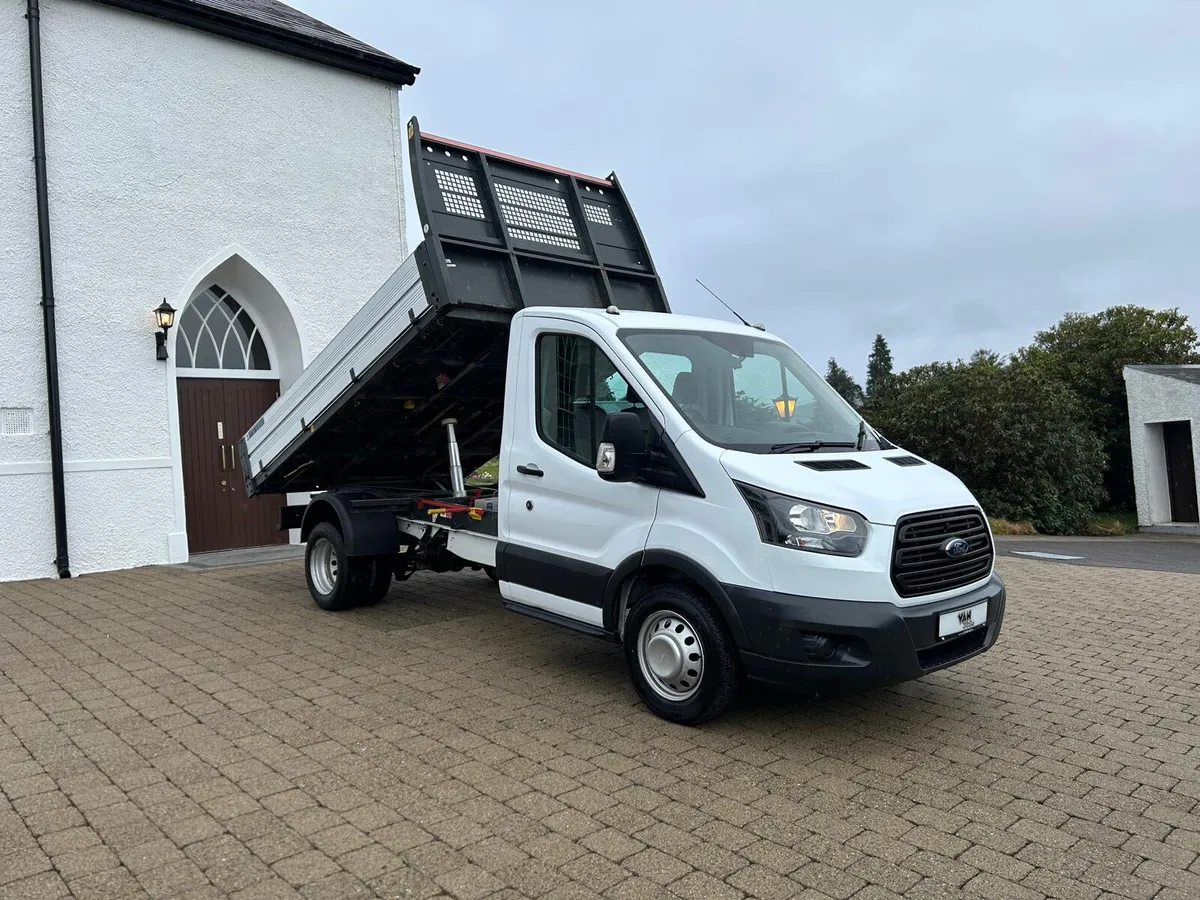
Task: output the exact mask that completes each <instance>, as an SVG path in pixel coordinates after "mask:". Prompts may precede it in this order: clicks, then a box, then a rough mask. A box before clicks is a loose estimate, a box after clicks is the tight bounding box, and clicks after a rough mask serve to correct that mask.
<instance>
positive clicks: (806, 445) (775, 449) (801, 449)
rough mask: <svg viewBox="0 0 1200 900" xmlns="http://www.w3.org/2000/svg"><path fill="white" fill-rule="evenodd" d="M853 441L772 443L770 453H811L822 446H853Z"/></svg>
mask: <svg viewBox="0 0 1200 900" xmlns="http://www.w3.org/2000/svg"><path fill="white" fill-rule="evenodd" d="M855 446H856V444H855V442H854V441H796V442H795V443H791V444H772V445H771V452H772V453H812V452H813V451H814V450H820V449H821V448H822V447H850V448H853V447H855Z"/></svg>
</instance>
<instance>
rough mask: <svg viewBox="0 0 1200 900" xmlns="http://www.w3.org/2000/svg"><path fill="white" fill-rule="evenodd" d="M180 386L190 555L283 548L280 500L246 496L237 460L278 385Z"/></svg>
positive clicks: (200, 382)
mask: <svg viewBox="0 0 1200 900" xmlns="http://www.w3.org/2000/svg"><path fill="white" fill-rule="evenodd" d="M178 385H179V437H180V443H181V445H182V451H183V493H184V502H185V506H186V508H187V535H188V550H189V552H191V553H205V552H208V551H210V550H231V549H235V548H239V547H261V546H265V545H267V544H286V543H287V540H288V533H287V532H286V531H280V530H279V528H278V524H279V508H280V507H281V506H282V505H283V503H284V500H285V497H284V495H282V494H274V495H268V496H261V497H247V496H246V481H245V479H244V478H243V477H242V467H241V461H240V460H239V459H238V443H239V442H240V441H241V439H242V435H244V434H245V433H246V432H247V431H248V430H249V429H250V426H251V425H253V424H254V423H255V422H256V421H258V417H259V416H261V415H262V414H263V412H265V411H266V409H267V407H268V406H270V405H271V404H272V403H273V402H274V401H275V398H276V397H278V396H279V382H278V381H275V380H270V381H268V380H265V379H262V380H260V379H250V378H180V379H178Z"/></svg>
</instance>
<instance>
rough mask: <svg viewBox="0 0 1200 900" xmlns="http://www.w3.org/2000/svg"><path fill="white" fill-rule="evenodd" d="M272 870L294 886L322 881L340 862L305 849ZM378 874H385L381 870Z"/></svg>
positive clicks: (315, 851)
mask: <svg viewBox="0 0 1200 900" xmlns="http://www.w3.org/2000/svg"><path fill="white" fill-rule="evenodd" d="M271 868H272V870H273V871H274V872H275V873H276V874H277V875H279V876H280V877H281V878H283V879H284V880H285V881H286V882H287V883H288V884H290V885H292V886H293V887H302V886H304V885H306V884H310V883H312V882H314V881H320V880H321V879H322V878H325V877H326V876H328V875H331V874H332V873H334V872H336V871H337V870H338V864H337V863H335V862H334V861H333V860H332V859H330V858H329V857H328V856H326V855H325V854H324V853H322V852H320V851H319V850H305V851H304V852H302V853H297V854H296V855H295V856H289V857H288V858H287V859H282V860H280V861H279V862H277V863H275V864H274V865H273V866H271ZM376 874H380V875H382V874H384V873H383V872H379V873H376Z"/></svg>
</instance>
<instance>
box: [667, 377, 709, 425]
mask: <svg viewBox="0 0 1200 900" xmlns="http://www.w3.org/2000/svg"><path fill="white" fill-rule="evenodd" d="M671 399H672V400H674V401H675V405H676V406H678V407H679V408H680V410H682V412H683V414H684V415H685V416H687V418H688V419H690V420H691V421H693V422H707V416H705V414H704V410H702V409H701V408H700V383H699V382H698V381H697V380H696V376H695V374H693V373H692V372H680V373H679V374H678V375H676V376H675V383H674V384H673V385H672V386H671Z"/></svg>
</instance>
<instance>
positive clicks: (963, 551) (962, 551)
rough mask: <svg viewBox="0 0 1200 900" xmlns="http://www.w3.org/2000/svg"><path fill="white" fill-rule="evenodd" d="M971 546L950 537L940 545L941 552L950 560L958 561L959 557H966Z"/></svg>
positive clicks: (960, 539)
mask: <svg viewBox="0 0 1200 900" xmlns="http://www.w3.org/2000/svg"><path fill="white" fill-rule="evenodd" d="M970 549H971V545H970V544H968V543H967V542H966V540H964V539H963V538H960V537H952V538H949V539H948V540H947V541H946V542H945V543H944V544H942V552H943V553H945V554H946V555H947V556H949V557H950V558H951V559H958V558H959V557H960V556H966V555H967V553H968V552H969V551H970Z"/></svg>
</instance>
